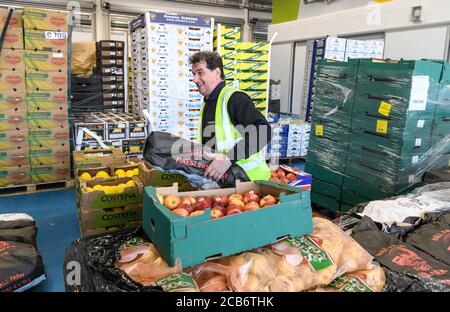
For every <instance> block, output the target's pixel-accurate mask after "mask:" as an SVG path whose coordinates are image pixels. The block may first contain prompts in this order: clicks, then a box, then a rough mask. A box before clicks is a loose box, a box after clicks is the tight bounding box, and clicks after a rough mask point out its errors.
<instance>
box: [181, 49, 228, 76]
mask: <svg viewBox="0 0 450 312" xmlns="http://www.w3.org/2000/svg"><path fill="white" fill-rule="evenodd" d="M202 61H204V62H205V63H206V68H208V69H209V70H214V69H216V68H219V69H220V78H222V79H225V74H224V73H223V62H222V57H220V55H219V54H218V53H217V52H210V51H200V52H197V53H195V54H193V55H191V57H190V58H189V63H190V64H192V65H195V64H197V63H200V62H202Z"/></svg>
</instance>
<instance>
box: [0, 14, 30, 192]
mask: <svg viewBox="0 0 450 312" xmlns="http://www.w3.org/2000/svg"><path fill="white" fill-rule="evenodd" d="M7 15H8V10H7V9H0V29H3V27H4V25H5V20H6V17H7ZM23 48H24V46H23V28H22V12H21V11H17V10H15V11H14V13H13V15H12V18H11V20H10V23H9V25H8V28H7V31H6V36H5V41H4V42H3V48H2V51H1V53H0V187H2V186H6V185H13V184H27V183H29V182H30V181H31V180H30V175H29V174H30V159H29V157H28V155H29V143H28V123H27V120H26V117H27V101H26V96H27V95H26V85H25V56H24V52H25V51H24V50H23Z"/></svg>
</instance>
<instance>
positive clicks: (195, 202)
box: [158, 191, 278, 219]
mask: <svg viewBox="0 0 450 312" xmlns="http://www.w3.org/2000/svg"><path fill="white" fill-rule="evenodd" d="M158 198H159V200H160V202H161V203H162V204H163V205H164V206H166V207H167V208H168V209H170V210H171V211H172V212H173V213H174V214H176V215H179V216H181V217H193V216H198V215H201V214H204V213H205V210H206V209H208V208H211V218H213V219H216V218H221V217H224V216H229V215H234V214H238V213H243V212H247V211H252V210H257V209H261V208H264V207H267V206H272V205H275V204H277V203H278V200H277V198H275V197H274V196H272V195H265V196H263V197H262V198H261V197H260V194H259V193H258V192H256V191H249V192H245V193H243V194H238V193H235V194H231V195H228V196H225V195H215V196H211V197H208V196H199V197H197V198H194V197H192V196H183V197H180V196H178V195H168V196H166V197H163V196H161V195H158Z"/></svg>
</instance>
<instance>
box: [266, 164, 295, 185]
mask: <svg viewBox="0 0 450 312" xmlns="http://www.w3.org/2000/svg"><path fill="white" fill-rule="evenodd" d="M295 180H297V176H296V175H295V174H293V173H292V172H288V171H286V170H283V169H282V168H281V167H279V168H278V169H276V170H272V171H271V174H270V181H272V182H278V183H282V184H289V183H290V182H292V181H295Z"/></svg>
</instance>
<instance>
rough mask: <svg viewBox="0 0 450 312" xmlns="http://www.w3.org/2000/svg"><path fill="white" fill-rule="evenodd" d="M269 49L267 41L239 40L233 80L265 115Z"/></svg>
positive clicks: (267, 92) (267, 100)
mask: <svg viewBox="0 0 450 312" xmlns="http://www.w3.org/2000/svg"><path fill="white" fill-rule="evenodd" d="M269 49H270V44H269V43H267V42H239V43H237V45H236V51H237V53H236V54H235V55H234V59H235V61H236V65H235V73H234V80H235V81H236V82H235V83H237V85H238V88H239V89H240V90H244V91H245V92H247V94H248V95H249V96H250V98H251V99H252V100H253V102H254V103H255V106H256V108H257V109H259V110H260V111H261V112H262V113H263V114H264V115H265V116H266V115H267V108H268V106H267V103H268V102H269V99H268V94H269V74H268V70H269Z"/></svg>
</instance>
